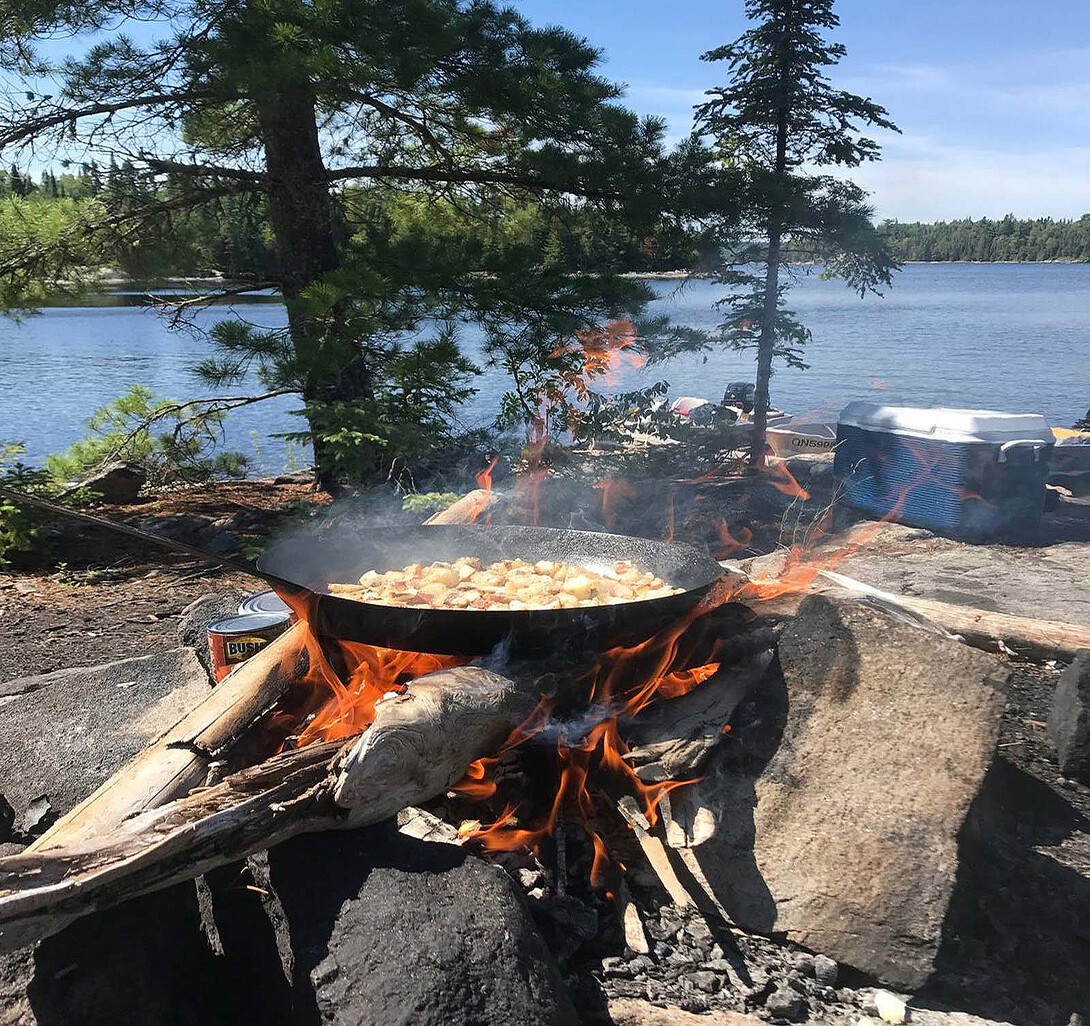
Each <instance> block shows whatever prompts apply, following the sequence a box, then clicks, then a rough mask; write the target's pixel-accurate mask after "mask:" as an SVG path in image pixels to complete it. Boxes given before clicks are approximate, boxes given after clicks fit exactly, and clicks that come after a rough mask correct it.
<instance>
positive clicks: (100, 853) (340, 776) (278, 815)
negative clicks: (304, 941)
mask: <svg viewBox="0 0 1090 1026" xmlns="http://www.w3.org/2000/svg"><path fill="white" fill-rule="evenodd" d="M536 700H537V691H536V685H535V684H533V683H532V682H531V683H528V684H526V685H523V686H521V687H520V686H519V685H516V684H515V683H514V682H512V681H510V680H508V679H507V678H504V677H501V676H499V675H498V674H494V673H492V672H490V671H488V670H484V669H481V668H479V667H468V666H464V667H456V668H454V669H450V670H442V671H439V672H437V673H433V674H429V675H427V676H425V677H421V678H418V679H417V680H415V681H413V682H412V684H411V685H410V687H409V688H408V690H407V691H406V693H405V694H404V695H402V696H399V697H398V698H396V699H392V700H389V701H386V702H382V703H380V704H379V705H378V706H377V708H376V711H375V722H374V723H373V724H372V726H371V727H370V728H369V729H368V730H367V731H365V732H364V734H362V735H360V736H359V737H357V738H352V739H350V740H349V741H348V742H347V743H344V742H342V741H330V742H323V743H318V744H314V745H308V746H307V747H305V748H302V749H299V750H297V751H291V752H286V753H283V754H281V755H278V756H275V757H273V758H272V759H269V760H267V761H266V762H264V763H262V764H260V765H258V766H255V767H253V768H251V769H247V770H243V771H242V772H239V773H235V774H232V775H231V776H229V777H227V778H225V779H224V780H223V781H221V782H220V783H219V784H216V785H214V786H211V787H207V788H202V789H199V790H197V791H194V792H193V793H191V794H189V795H187V796H186V797H183V798H178V799H176V800H175V801H173V802H170V803H169V804H166V805H163V806H161V807H160V808H152V809H148V810H147V811H145V812H143V813H140V814H138V815H134V816H131V817H130V818H128V819H126V820H125V821H124V822H121V823H120V824H118V825H116V826H115V827H114V828H113V829H112V830H111V831H110V832H108V833H98V834H96V835H95V836H93V837H82V838H80V839H79V840H77V841H76V842H75V843H73V844H71V845H58V844H57V843H56V841H54V843H53V844H51V845H48V846H35V849H34V850H28V851H26V852H24V853H22V854H19V855H13V856H10V857H8V858H5V859H0V950H12V949H15V948H18V947H21V946H23V945H25V944H29V943H32V942H34V941H36V940H39V939H40V938H42V937H45V936H48V935H49V934H51V933H54V932H55V931H57V930H58V929H60V928H61V927H63V926H65V925H67V924H68V923H69V922H71V921H72V919H74V918H77V917H79V916H81V915H84V914H85V913H87V912H91V911H93V910H95V909H100V908H107V907H110V906H112V905H115V904H117V903H118V902H121V901H124V900H125V899H127V898H130V897H133V896H135V895H137V894H143V893H147V892H149V891H153V890H158V889H160V888H162V887H166V886H169V885H170V884H172V883H177V882H179V881H182V880H187V879H191V878H193V877H195V876H198V875H199V874H201V873H205V872H207V871H208V870H210V869H213V868H214V867H216V866H221V865H225V864H226V863H229V862H234V861H237V860H239V859H242V858H244V857H246V856H247V855H249V854H252V853H253V852H256V851H261V850H263V849H265V848H268V847H270V846H271V845H274V844H278V843H280V842H281V841H284V840H286V839H287V838H289V837H292V836H294V835H296V834H300V833H306V832H315V831H320V830H335V829H348V828H352V827H357V826H362V825H365V824H368V823H376V822H379V821H380V820H384V819H388V818H390V817H391V816H394V815H395V814H396V813H397V812H399V811H400V810H401V809H403V808H405V807H406V806H408V805H415V804H418V803H420V802H424V801H427V800H429V799H431V798H434V797H436V796H437V795H439V794H442V793H443V792H445V791H446V790H447V788H449V787H450V786H451V785H452V784H454V783H455V782H457V781H458V780H460V779H461V778H462V777H463V776H464V775H465V772H466V769H467V768H468V766H469V764H470V763H471V762H472V761H473V760H474V759H477V758H480V757H481V756H483V755H486V754H488V753H489V752H492V751H494V750H495V749H496V747H497V746H498V745H499V744H500V742H501V741H502V740H503V739H504V738H505V737H506V736H507V735H508V734H509V732H510V731H511V730H512V729H513V728H514V727H515V726H516V725H517V724H518V723H520V722H521V721H522V720H523V719H524V718H525V716H526V715H527V713H528V712H529V710H530V708H532V706H533V704H534V702H535V701H536ZM338 797H339V798H340V800H341V801H342V802H344V801H347V800H349V799H351V800H352V801H354V802H355V804H354V805H353V806H352V807H351V808H345V807H344V806H343V805H341V804H338V801H337V799H338Z"/></svg>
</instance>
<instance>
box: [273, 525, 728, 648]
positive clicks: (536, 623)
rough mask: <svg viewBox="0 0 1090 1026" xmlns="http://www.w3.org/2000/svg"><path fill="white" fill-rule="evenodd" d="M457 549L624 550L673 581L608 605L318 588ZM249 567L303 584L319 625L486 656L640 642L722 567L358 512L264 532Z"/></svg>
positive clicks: (598, 556)
mask: <svg viewBox="0 0 1090 1026" xmlns="http://www.w3.org/2000/svg"><path fill="white" fill-rule="evenodd" d="M461 556H476V557H477V558H478V559H480V561H481V563H482V564H484V565H488V564H490V563H494V562H497V561H499V560H503V559H516V558H518V559H524V560H526V561H527V562H530V563H536V562H538V561H539V560H543V559H544V560H554V561H563V562H567V563H571V564H573V565H575V566H586V567H590V568H592V569H593V568H594V567H596V566H601V565H604V566H611V565H612V564H613V563H614V562H615V561H616V560H619V559H623V560H627V561H628V562H630V563H634V564H635V565H636V566H638V567H640V568H641V569H642V570H650V571H651V572H652V573H654V574H655V575H656V576H657V577H661V578H662V580H664V581H665V582H666V583H667V584H670V585H673V586H674V587H676V588H682V589H684V590H683V591H681V592H678V593H677V594H674V595H668V596H666V597H664V598H655V599H643V600H637V601H632V602H618V603H615V604H612V605H601V606H583V607H577V608H574V609H566V608H562V609H520V610H510V609H442V608H439V609H432V608H428V607H422V606H393V605H380V604H378V603H370V602H358V601H356V600H354V599H351V598H347V597H344V596H340V595H331V594H329V593H328V592H326V590H325V589H326V586H327V585H328V584H330V583H331V582H335V581H355V580H358V579H359V577H360V575H361V574H363V573H364V572H365V571H367V570H377V571H379V572H383V571H386V570H396V569H400V568H401V567H405V566H408V565H410V564H412V563H422V564H424V565H427V564H429V563H435V562H453V561H454V560H456V559H458V558H459V557H461ZM257 565H258V568H259V569H260V570H261V572H262V573H269V574H271V575H273V576H276V577H286V578H290V580H291V581H292V582H293V583H294V585H295V586H296V587H297V588H303V589H306V590H308V591H310V592H312V595H311V596H310V599H309V601H310V603H311V605H310V607H309V608H308V610H307V620H308V622H309V623H310V625H311V627H313V628H314V629H315V631H317V632H318V633H319V634H323V635H327V636H330V637H335V638H340V639H343V640H346V641H358V642H363V643H364V644H368V645H378V646H380V647H382V648H396V649H402V650H404V651H409V652H436V653H445V654H450V655H485V654H486V653H488V652H490V651H492V649H493V648H495V646H496V645H497V644H499V643H500V642H508V643H509V644H510V645H511V647H512V650H513V651H515V652H517V653H519V654H522V653H525V652H540V651H541V650H543V649H555V648H556V647H557V646H561V645H565V644H569V643H572V642H574V641H575V640H576V639H578V640H579V641H580V642H582V641H587V642H588V643H589V642H593V644H594V645H596V646H598V647H601V648H606V647H610V646H612V645H616V644H624V643H635V642H637V641H643V640H646V638H647V637H649V636H650V635H651V634H653V633H655V632H656V631H658V630H661V629H662V628H664V627H666V626H668V625H669V624H671V623H675V622H677V620H678V619H679V618H680V617H682V616H683V615H684V614H685V613H686V612H688V611H689V610H691V609H692V608H693V607H694V606H695V605H697V603H699V602H700V600H701V599H702V598H703V597H704V596H705V594H707V592H708V590H709V589H710V588H711V586H712V584H714V583H715V581H716V580H717V579H718V578H719V577H720V575H721V574H722V572H723V571H722V567H720V566H719V564H718V563H717V562H716V561H715V560H714V559H713V558H712V557H711V556H710V555H709V554H708V553H706V552H702V551H700V550H698V549H695V548H693V547H691V546H689V545H685V544H682V543H681V542H663V541H653V540H651V539H647V538H632V537H628V536H625V535H618V534H603V533H599V532H596V531H571V530H557V529H554V528H550V527H530V526H482V525H478V524H472V525H460V524H457V525H456V524H444V525H433V526H430V527H429V526H424V527H380V528H375V527H371V526H370V524H369V522H368V520H367V519H366V517H364V516H362V515H360V516H354V517H351V516H350V517H347V518H344V519H342V518H337V519H336V520H335V521H333V522H331V523H328V524H318V525H316V526H314V527H310V528H308V529H305V530H304V531H302V532H301V531H293V532H292V533H291V535H290V537H288V538H286V539H284V540H283V541H281V542H275V541H274V542H273V543H272V544H271V545H270V546H269V547H268V548H267V549H266V550H265V552H264V554H263V555H262V556H261V557H260V558H259V559H258V563H257Z"/></svg>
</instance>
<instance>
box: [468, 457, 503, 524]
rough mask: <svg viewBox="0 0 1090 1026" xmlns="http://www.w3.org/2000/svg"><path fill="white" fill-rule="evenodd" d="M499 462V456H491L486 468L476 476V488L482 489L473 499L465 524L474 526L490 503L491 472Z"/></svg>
mask: <svg viewBox="0 0 1090 1026" xmlns="http://www.w3.org/2000/svg"><path fill="white" fill-rule="evenodd" d="M499 461H500V458H499V456H493V457H492V461H491V462H490V463H489V464H488V466H487V467H485V468H484V470H482V471H480V472H479V473H478V474H477V475H476V478H477V487H478V488H480V489H483V491H482V492H480V493H479V494H477V495H476V496H475V497H474V502H473V508H472V509H471V510H470V511H469V513H468V515H467V517H466V522H467V523H470V524H475V523H476V522H477V521H478V520H479V519H480V516H481V514H482V513H483V512H484V511H485V510H486V509H488V507H489V504H490V503H491V502H492V471H493V470H495V469H496V464H497V463H499Z"/></svg>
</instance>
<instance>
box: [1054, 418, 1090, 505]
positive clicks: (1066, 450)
mask: <svg viewBox="0 0 1090 1026" xmlns="http://www.w3.org/2000/svg"><path fill="white" fill-rule="evenodd" d="M1052 433H1053V434H1054V435H1055V436H1056V448H1055V449H1053V450H1052V463H1051V466H1050V471H1051V472H1050V473H1049V477H1048V483H1049V484H1054V485H1060V486H1062V487H1063V488H1066V489H1067V490H1068V491H1069V492H1071V494H1072V495H1076V496H1084V495H1090V431H1076V430H1075V429H1074V428H1053V429H1052Z"/></svg>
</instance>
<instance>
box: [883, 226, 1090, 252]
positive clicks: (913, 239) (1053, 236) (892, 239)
mask: <svg viewBox="0 0 1090 1026" xmlns="http://www.w3.org/2000/svg"><path fill="white" fill-rule="evenodd" d="M882 231H883V232H884V233H885V234H886V236H887V238H888V239H889V244H890V249H891V250H892V252H893V255H894V256H895V257H896V258H897V259H898V260H901V261H904V260H918V261H923V262H925V263H926V262H931V261H939V260H975V261H981V262H986V261H1013V262H1034V261H1042V260H1079V261H1082V260H1087V261H1090V214H1083V216H1082V217H1080V218H1079V219H1078V220H1077V221H1072V220H1053V219H1052V218H1051V217H1038V218H1036V219H1034V220H1022V219H1020V218H1016V217H1015V216H1014V215H1013V214H1007V216H1006V217H1004V218H1003V219H1002V220H999V221H992V220H989V219H988V218H986V217H983V218H981V219H980V220H979V221H974V220H973V219H972V218H967V219H965V220H962V221H936V222H935V223H934V224H923V223H920V222H912V223H901V222H899V221H886V222H885V223H884V224H883V226H882Z"/></svg>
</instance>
